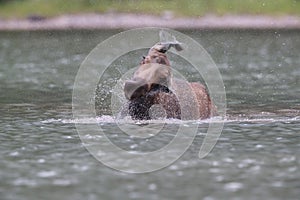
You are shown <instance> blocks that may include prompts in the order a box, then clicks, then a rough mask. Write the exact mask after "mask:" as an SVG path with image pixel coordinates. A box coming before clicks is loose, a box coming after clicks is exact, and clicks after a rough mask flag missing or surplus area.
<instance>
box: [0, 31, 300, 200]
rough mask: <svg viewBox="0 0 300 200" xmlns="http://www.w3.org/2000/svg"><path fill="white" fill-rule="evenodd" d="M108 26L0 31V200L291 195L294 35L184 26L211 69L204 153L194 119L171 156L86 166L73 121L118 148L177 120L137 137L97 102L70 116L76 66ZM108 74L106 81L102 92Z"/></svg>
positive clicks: (299, 42)
mask: <svg viewBox="0 0 300 200" xmlns="http://www.w3.org/2000/svg"><path fill="white" fill-rule="evenodd" d="M117 32H118V31H76V32H75V31H74V32H73V31H59V32H1V33H0V113H1V114H0V116H1V118H0V130H1V131H0V140H1V145H0V152H1V154H0V160H1V161H0V169H1V170H0V180H1V181H0V196H1V199H13V200H17V199H72V200H73V199H206V200H208V199H298V198H299V196H300V190H299V188H300V169H299V168H300V156H299V155H300V135H299V133H300V126H299V124H300V123H299V122H300V95H299V94H300V82H299V77H300V59H299V54H300V37H299V31H246V30H245V31H202V32H200V31H192V30H191V31H187V32H185V33H186V34H188V35H190V36H191V37H193V38H194V39H195V40H197V41H198V42H200V44H202V45H203V47H204V48H205V49H206V50H207V51H208V52H209V53H210V55H211V56H212V58H213V59H214V60H215V62H216V64H217V65H218V67H219V70H220V72H221V74H222V78H223V80H224V84H225V87H226V94H227V107H228V108H227V115H228V116H227V119H226V120H225V126H224V129H223V132H222V135H221V137H220V138H219V140H218V143H217V144H216V146H215V148H214V149H213V151H212V152H211V153H210V154H209V155H208V156H207V157H206V158H204V159H199V158H198V152H199V149H200V146H201V144H202V142H203V138H204V136H205V134H204V133H205V130H206V128H207V124H208V122H199V124H200V126H199V130H198V133H197V136H196V138H195V140H194V142H193V144H192V145H191V147H190V148H189V149H188V151H187V152H186V153H185V154H184V155H183V156H182V157H181V158H180V159H179V160H178V161H176V162H175V163H174V164H173V165H171V166H168V167H166V168H164V169H163V170H160V171H157V172H154V173H149V174H141V175H135V174H126V173H121V172H118V171H115V170H113V169H110V168H107V167H105V166H104V165H103V164H101V163H100V162H98V161H97V160H96V159H95V158H94V157H93V156H92V155H90V154H89V153H88V151H87V150H86V149H85V147H84V146H83V144H82V143H81V140H80V138H79V136H78V134H77V131H76V128H75V125H74V123H75V122H76V123H93V122H94V121H95V120H96V122H98V123H100V124H101V125H102V126H104V127H106V128H107V129H106V130H107V131H108V132H109V134H110V138H111V139H112V140H113V141H114V142H115V143H116V144H119V145H121V146H122V147H124V148H125V149H126V148H127V149H129V150H141V149H143V148H146V149H148V150H153V149H155V148H160V147H162V146H163V145H165V144H166V143H168V142H169V140H170V139H172V137H174V130H176V126H178V124H181V123H185V122H178V121H177V122H174V121H168V125H167V131H166V134H162V135H159V136H158V137H157V138H155V140H153V141H151V142H143V141H137V140H134V139H133V138H130V137H126V136H124V135H122V134H120V132H119V129H118V128H117V124H116V123H115V122H114V118H113V117H112V116H110V115H107V114H109V112H108V111H107V109H104V110H102V111H100V116H99V118H97V119H86V120H83V121H76V119H73V118H72V109H71V108H72V106H71V102H72V88H73V83H74V80H75V76H76V73H77V70H78V69H79V66H80V63H81V62H82V61H83V60H84V58H85V57H86V56H87V54H88V53H89V52H90V51H91V50H92V49H93V48H94V47H95V46H96V45H97V44H98V43H99V42H101V41H103V40H104V39H106V38H108V37H109V36H111V35H113V34H115V33H117ZM139 59H140V58H136V60H139ZM131 61H132V62H134V61H135V60H131ZM128 62H129V61H128ZM127 67H128V66H127ZM108 73H109V72H108ZM186 73H187V74H189V68H187V69H186ZM191 79H193V76H191ZM114 82H115V80H113V79H108V80H107V83H108V86H109V87H107V90H106V92H107V93H108V94H109V91H110V85H109V84H113V83H114ZM102 103H103V104H102V105H104V106H105V105H106V106H107V107H109V105H108V104H109V102H107V101H106V100H103V102H102ZM153 123H154V124H155V122H153ZM91 139H93V138H91ZM95 139H97V138H95ZM111 159H113V158H111ZM116 162H125V160H123V161H122V160H118V161H116ZM153 162H154V163H155V162H156V160H153Z"/></svg>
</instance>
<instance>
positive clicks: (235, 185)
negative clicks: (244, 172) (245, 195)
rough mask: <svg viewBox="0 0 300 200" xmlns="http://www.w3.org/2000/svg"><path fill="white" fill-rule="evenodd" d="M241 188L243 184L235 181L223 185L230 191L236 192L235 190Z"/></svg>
mask: <svg viewBox="0 0 300 200" xmlns="http://www.w3.org/2000/svg"><path fill="white" fill-rule="evenodd" d="M242 188H243V184H242V183H237V182H231V183H227V184H225V186H224V189H225V190H228V191H230V192H236V191H238V190H240V189H242Z"/></svg>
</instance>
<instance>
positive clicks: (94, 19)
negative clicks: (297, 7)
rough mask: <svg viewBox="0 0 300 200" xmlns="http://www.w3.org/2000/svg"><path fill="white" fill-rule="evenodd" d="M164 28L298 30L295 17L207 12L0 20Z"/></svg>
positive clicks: (3, 23) (36, 25) (24, 25)
mask: <svg viewBox="0 0 300 200" xmlns="http://www.w3.org/2000/svg"><path fill="white" fill-rule="evenodd" d="M142 27H163V28H172V29H300V17H298V16H265V15H224V16H215V15H206V16H203V17H197V18H196V17H181V18H178V17H173V16H172V15H167V14H166V15H164V16H155V15H144V14H124V13H106V14H94V13H90V14H78V15H61V16H57V17H52V18H43V17H39V16H32V17H29V18H27V19H9V20H4V19H0V31H22V30H69V29H71V30H74V29H75V30H77V29H78V30H83V29H87V30H89V29H108V30H109V29H131V28H142Z"/></svg>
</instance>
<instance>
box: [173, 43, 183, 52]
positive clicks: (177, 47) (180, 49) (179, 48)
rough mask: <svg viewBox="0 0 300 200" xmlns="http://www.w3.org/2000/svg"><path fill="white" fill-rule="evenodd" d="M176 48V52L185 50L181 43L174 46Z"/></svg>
mask: <svg viewBox="0 0 300 200" xmlns="http://www.w3.org/2000/svg"><path fill="white" fill-rule="evenodd" d="M174 48H175V49H176V51H182V50H183V47H182V46H181V45H180V43H176V44H174Z"/></svg>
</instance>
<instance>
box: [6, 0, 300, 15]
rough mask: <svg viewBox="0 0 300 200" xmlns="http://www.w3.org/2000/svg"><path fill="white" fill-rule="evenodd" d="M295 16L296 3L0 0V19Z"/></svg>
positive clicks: (298, 10)
mask: <svg viewBox="0 0 300 200" xmlns="http://www.w3.org/2000/svg"><path fill="white" fill-rule="evenodd" d="M90 12H93V13H105V12H122V13H129V12H130V13H144V14H156V15H161V14H164V12H171V13H172V14H173V15H174V16H203V15H206V14H216V15H224V14H243V15H245V14H251V15H277V16H278V15H299V14H300V1H299V0H259V1H253V0H186V1H184V0H70V1H63V0H0V17H1V18H26V17H28V16H32V15H38V16H42V17H51V16H56V15H62V14H78V13H90Z"/></svg>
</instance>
